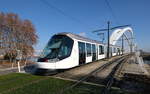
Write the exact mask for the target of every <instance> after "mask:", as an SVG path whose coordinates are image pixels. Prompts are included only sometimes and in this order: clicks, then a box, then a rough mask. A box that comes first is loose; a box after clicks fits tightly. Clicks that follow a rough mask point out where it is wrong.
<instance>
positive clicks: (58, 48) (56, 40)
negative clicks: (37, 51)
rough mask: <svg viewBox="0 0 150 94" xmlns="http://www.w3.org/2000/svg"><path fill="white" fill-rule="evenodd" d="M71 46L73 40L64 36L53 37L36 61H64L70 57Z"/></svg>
mask: <svg viewBox="0 0 150 94" xmlns="http://www.w3.org/2000/svg"><path fill="white" fill-rule="evenodd" d="M72 46H73V40H72V39H71V38H69V37H67V36H64V35H55V36H53V37H52V38H51V40H50V41H49V42H48V44H47V46H46V47H45V49H44V50H43V52H42V54H41V58H40V59H39V60H38V61H41V62H42V61H43V60H42V59H44V60H50V59H59V60H61V59H64V58H66V57H68V56H70V54H71V51H72Z"/></svg>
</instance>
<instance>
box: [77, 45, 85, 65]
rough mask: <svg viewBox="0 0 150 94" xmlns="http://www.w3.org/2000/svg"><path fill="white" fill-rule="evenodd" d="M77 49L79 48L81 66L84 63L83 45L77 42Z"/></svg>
mask: <svg viewBox="0 0 150 94" xmlns="http://www.w3.org/2000/svg"><path fill="white" fill-rule="evenodd" d="M78 48H79V65H81V64H84V63H85V62H86V53H85V43H83V42H78Z"/></svg>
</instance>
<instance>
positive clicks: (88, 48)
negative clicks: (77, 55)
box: [86, 43, 91, 57]
mask: <svg viewBox="0 0 150 94" xmlns="http://www.w3.org/2000/svg"><path fill="white" fill-rule="evenodd" d="M86 51H87V57H89V56H91V44H89V43H86Z"/></svg>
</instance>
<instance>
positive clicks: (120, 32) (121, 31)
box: [110, 27, 135, 52]
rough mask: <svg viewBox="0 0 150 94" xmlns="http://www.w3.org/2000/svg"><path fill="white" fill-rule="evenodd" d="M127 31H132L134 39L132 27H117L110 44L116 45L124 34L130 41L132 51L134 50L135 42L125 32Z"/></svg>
mask: <svg viewBox="0 0 150 94" xmlns="http://www.w3.org/2000/svg"><path fill="white" fill-rule="evenodd" d="M126 32H130V34H131V38H132V39H133V30H132V28H131V27H126V28H123V29H116V30H114V32H113V33H112V34H111V36H110V44H112V45H115V44H116V43H117V41H118V40H119V39H120V38H121V37H122V36H123V35H124V36H125V38H126V40H127V42H128V45H129V46H130V52H132V50H133V46H134V45H135V44H133V40H132V39H129V38H128V36H127V35H126V34H125V33H126Z"/></svg>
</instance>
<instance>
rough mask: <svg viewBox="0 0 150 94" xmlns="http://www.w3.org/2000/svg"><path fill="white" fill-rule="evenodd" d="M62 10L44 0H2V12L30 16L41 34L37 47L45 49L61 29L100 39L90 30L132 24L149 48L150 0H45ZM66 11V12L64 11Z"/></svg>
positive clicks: (142, 44)
mask: <svg viewBox="0 0 150 94" xmlns="http://www.w3.org/2000/svg"><path fill="white" fill-rule="evenodd" d="M46 1H47V2H49V3H50V4H51V5H52V6H54V7H56V8H58V9H61V11H59V10H57V9H55V8H53V7H48V6H47V5H46V4H45V3H43V2H41V0H0V12H4V13H9V12H12V13H16V14H18V15H19V16H20V18H21V19H29V20H31V21H32V23H33V24H34V26H35V28H36V31H37V34H38V36H39V39H38V44H37V45H36V46H35V49H43V47H44V46H45V44H46V43H47V42H48V40H49V39H50V38H51V36H52V35H53V34H55V33H58V32H73V33H76V34H82V35H85V36H86V37H89V38H92V39H96V40H98V39H99V37H98V36H96V35H95V34H92V33H91V31H93V30H96V29H103V28H106V27H107V25H106V22H107V21H108V20H110V21H111V25H112V26H117V25H126V24H131V25H132V28H133V30H134V34H135V38H136V42H137V43H138V46H139V48H141V49H145V50H146V51H150V43H149V42H148V41H149V39H150V36H149V35H150V30H149V27H150V11H149V9H150V0H107V1H108V2H109V4H110V5H111V7H112V9H113V13H114V15H115V17H113V15H112V13H111V12H110V10H109V7H108V6H107V4H106V2H105V0H46ZM62 12H63V13H62Z"/></svg>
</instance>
